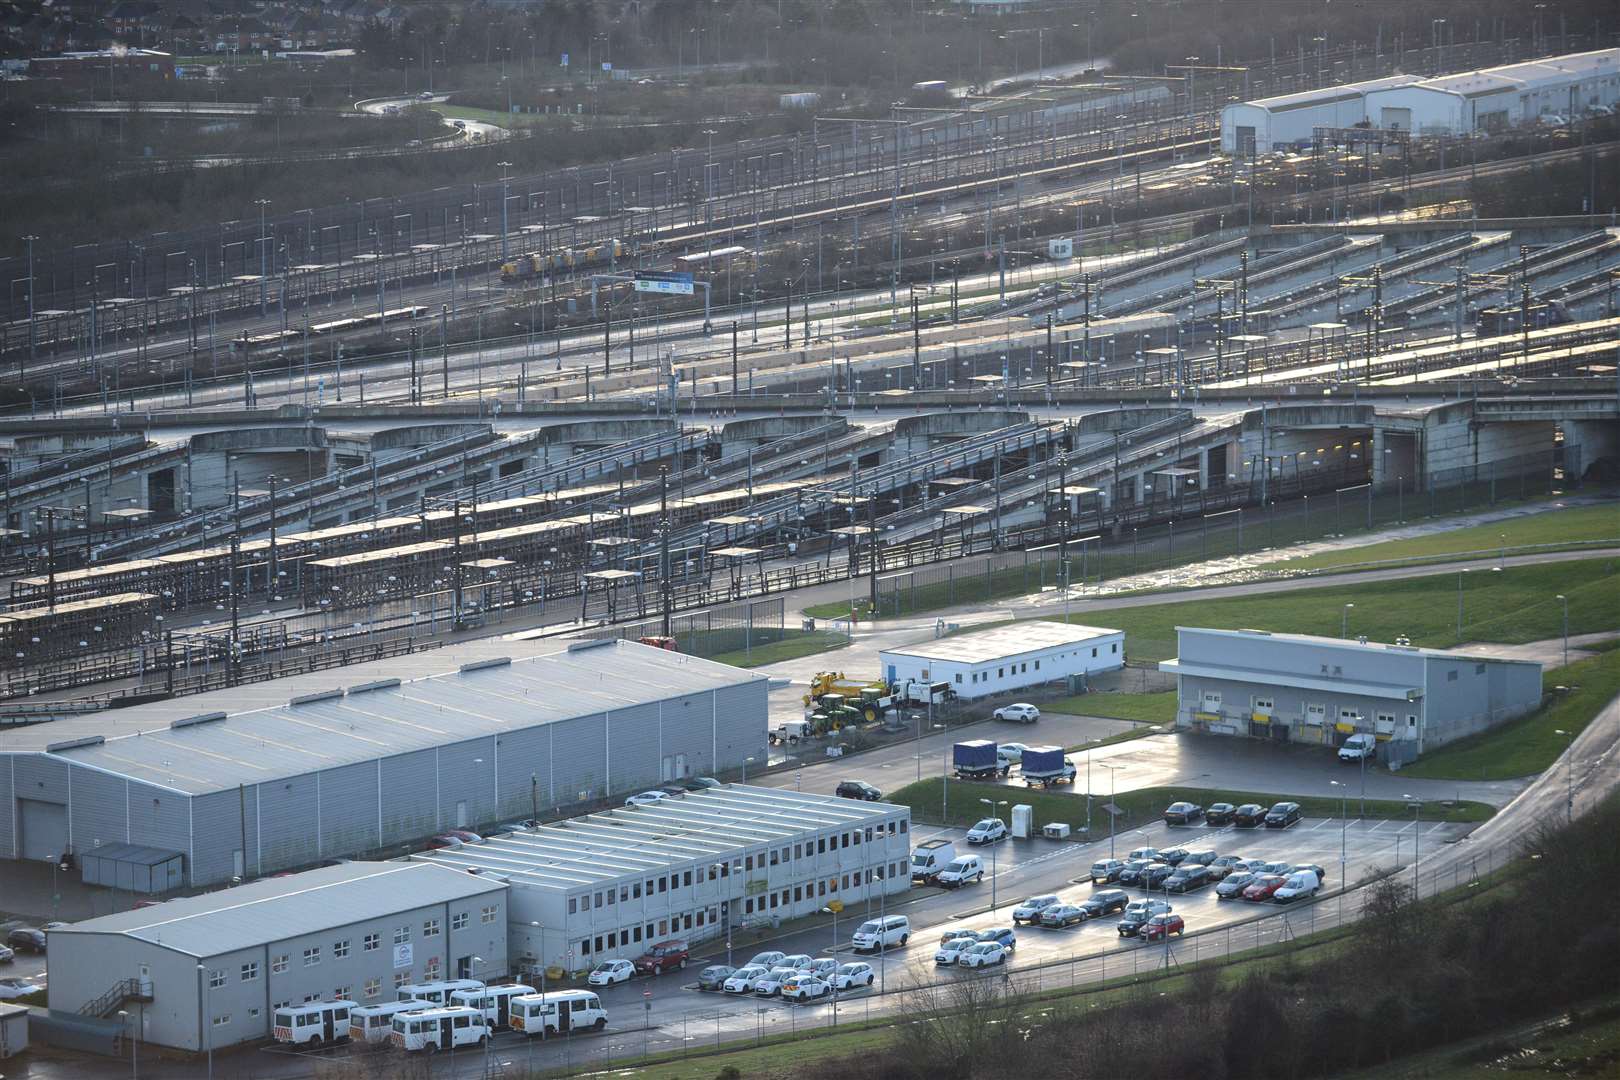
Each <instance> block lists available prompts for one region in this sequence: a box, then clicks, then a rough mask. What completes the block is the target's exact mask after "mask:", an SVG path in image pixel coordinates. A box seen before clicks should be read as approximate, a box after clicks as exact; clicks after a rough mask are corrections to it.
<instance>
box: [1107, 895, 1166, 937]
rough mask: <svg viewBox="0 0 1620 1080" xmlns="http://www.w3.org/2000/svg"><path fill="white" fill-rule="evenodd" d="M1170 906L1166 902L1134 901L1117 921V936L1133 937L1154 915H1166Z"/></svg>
mask: <svg viewBox="0 0 1620 1080" xmlns="http://www.w3.org/2000/svg"><path fill="white" fill-rule="evenodd" d="M1169 913H1170V904H1169V902H1168V901H1166V900H1136V901H1133V902H1132V903H1131V905H1130V906H1129V907H1127V908H1126V909H1125V915H1124V917H1123V918H1121V919H1120V920H1119V936H1120V937H1135V936H1136V935H1137V934H1138V933H1139V932H1140V931H1141V929H1142V927H1143V926H1144V925H1146V924H1147V921H1148V920H1149V919H1151V918H1153V916H1155V915H1168V914H1169Z"/></svg>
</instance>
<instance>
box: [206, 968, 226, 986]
mask: <svg viewBox="0 0 1620 1080" xmlns="http://www.w3.org/2000/svg"><path fill="white" fill-rule="evenodd" d="M224 985H225V972H224V970H223V969H222V970H220V971H214V970H213V969H211V968H210V969H209V972H208V989H210V990H218V989H219V988H220V987H222V986H224Z"/></svg>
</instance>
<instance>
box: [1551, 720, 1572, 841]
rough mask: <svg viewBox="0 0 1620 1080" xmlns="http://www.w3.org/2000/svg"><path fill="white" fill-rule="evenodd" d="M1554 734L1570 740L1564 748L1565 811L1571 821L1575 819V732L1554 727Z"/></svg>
mask: <svg viewBox="0 0 1620 1080" xmlns="http://www.w3.org/2000/svg"><path fill="white" fill-rule="evenodd" d="M1553 734H1554V735H1562V736H1563V737H1564V738H1565V739H1567V740H1568V741H1569V745H1568V746H1567V747H1565V748H1564V813H1565V816H1566V819H1567V820H1569V821H1574V820H1575V733H1574V732H1573V731H1565V730H1564V729H1563V728H1553Z"/></svg>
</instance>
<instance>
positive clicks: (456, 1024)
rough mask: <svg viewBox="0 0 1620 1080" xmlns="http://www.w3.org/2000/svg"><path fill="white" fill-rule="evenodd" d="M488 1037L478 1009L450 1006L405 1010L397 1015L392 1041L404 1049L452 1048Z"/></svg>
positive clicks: (390, 1039) (390, 1035) (486, 1028)
mask: <svg viewBox="0 0 1620 1080" xmlns="http://www.w3.org/2000/svg"><path fill="white" fill-rule="evenodd" d="M488 1037H489V1024H488V1023H487V1022H486V1021H485V1020H484V1014H483V1013H482V1012H481V1011H479V1010H478V1009H469V1008H467V1007H465V1006H460V1005H456V1006H449V1007H446V1008H442V1009H423V1010H422V1011H420V1012H403V1013H400V1014H399V1015H398V1016H396V1017H394V1027H393V1030H392V1031H390V1032H389V1042H391V1043H392V1044H393V1045H394V1046H396V1047H398V1048H399V1049H401V1050H404V1051H406V1052H408V1053H414V1052H416V1051H418V1050H452V1049H454V1048H456V1047H458V1046H468V1045H477V1044H478V1043H480V1042H482V1041H483V1040H484V1039H486V1038H488Z"/></svg>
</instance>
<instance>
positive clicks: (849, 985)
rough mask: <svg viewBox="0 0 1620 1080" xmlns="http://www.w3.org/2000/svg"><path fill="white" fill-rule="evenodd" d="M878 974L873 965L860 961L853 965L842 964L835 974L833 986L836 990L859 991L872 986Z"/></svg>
mask: <svg viewBox="0 0 1620 1080" xmlns="http://www.w3.org/2000/svg"><path fill="white" fill-rule="evenodd" d="M876 978H877V972H875V971H873V970H872V965H871V964H863V963H860V962H859V961H857V962H855V963H851V964H840V965H839V966H838V970H837V971H835V972H834V973H833V977H832V984H833V989H834V990H859V989H860V988H861V987H863V986H871V985H872V982H873V980H874V979H876Z"/></svg>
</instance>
